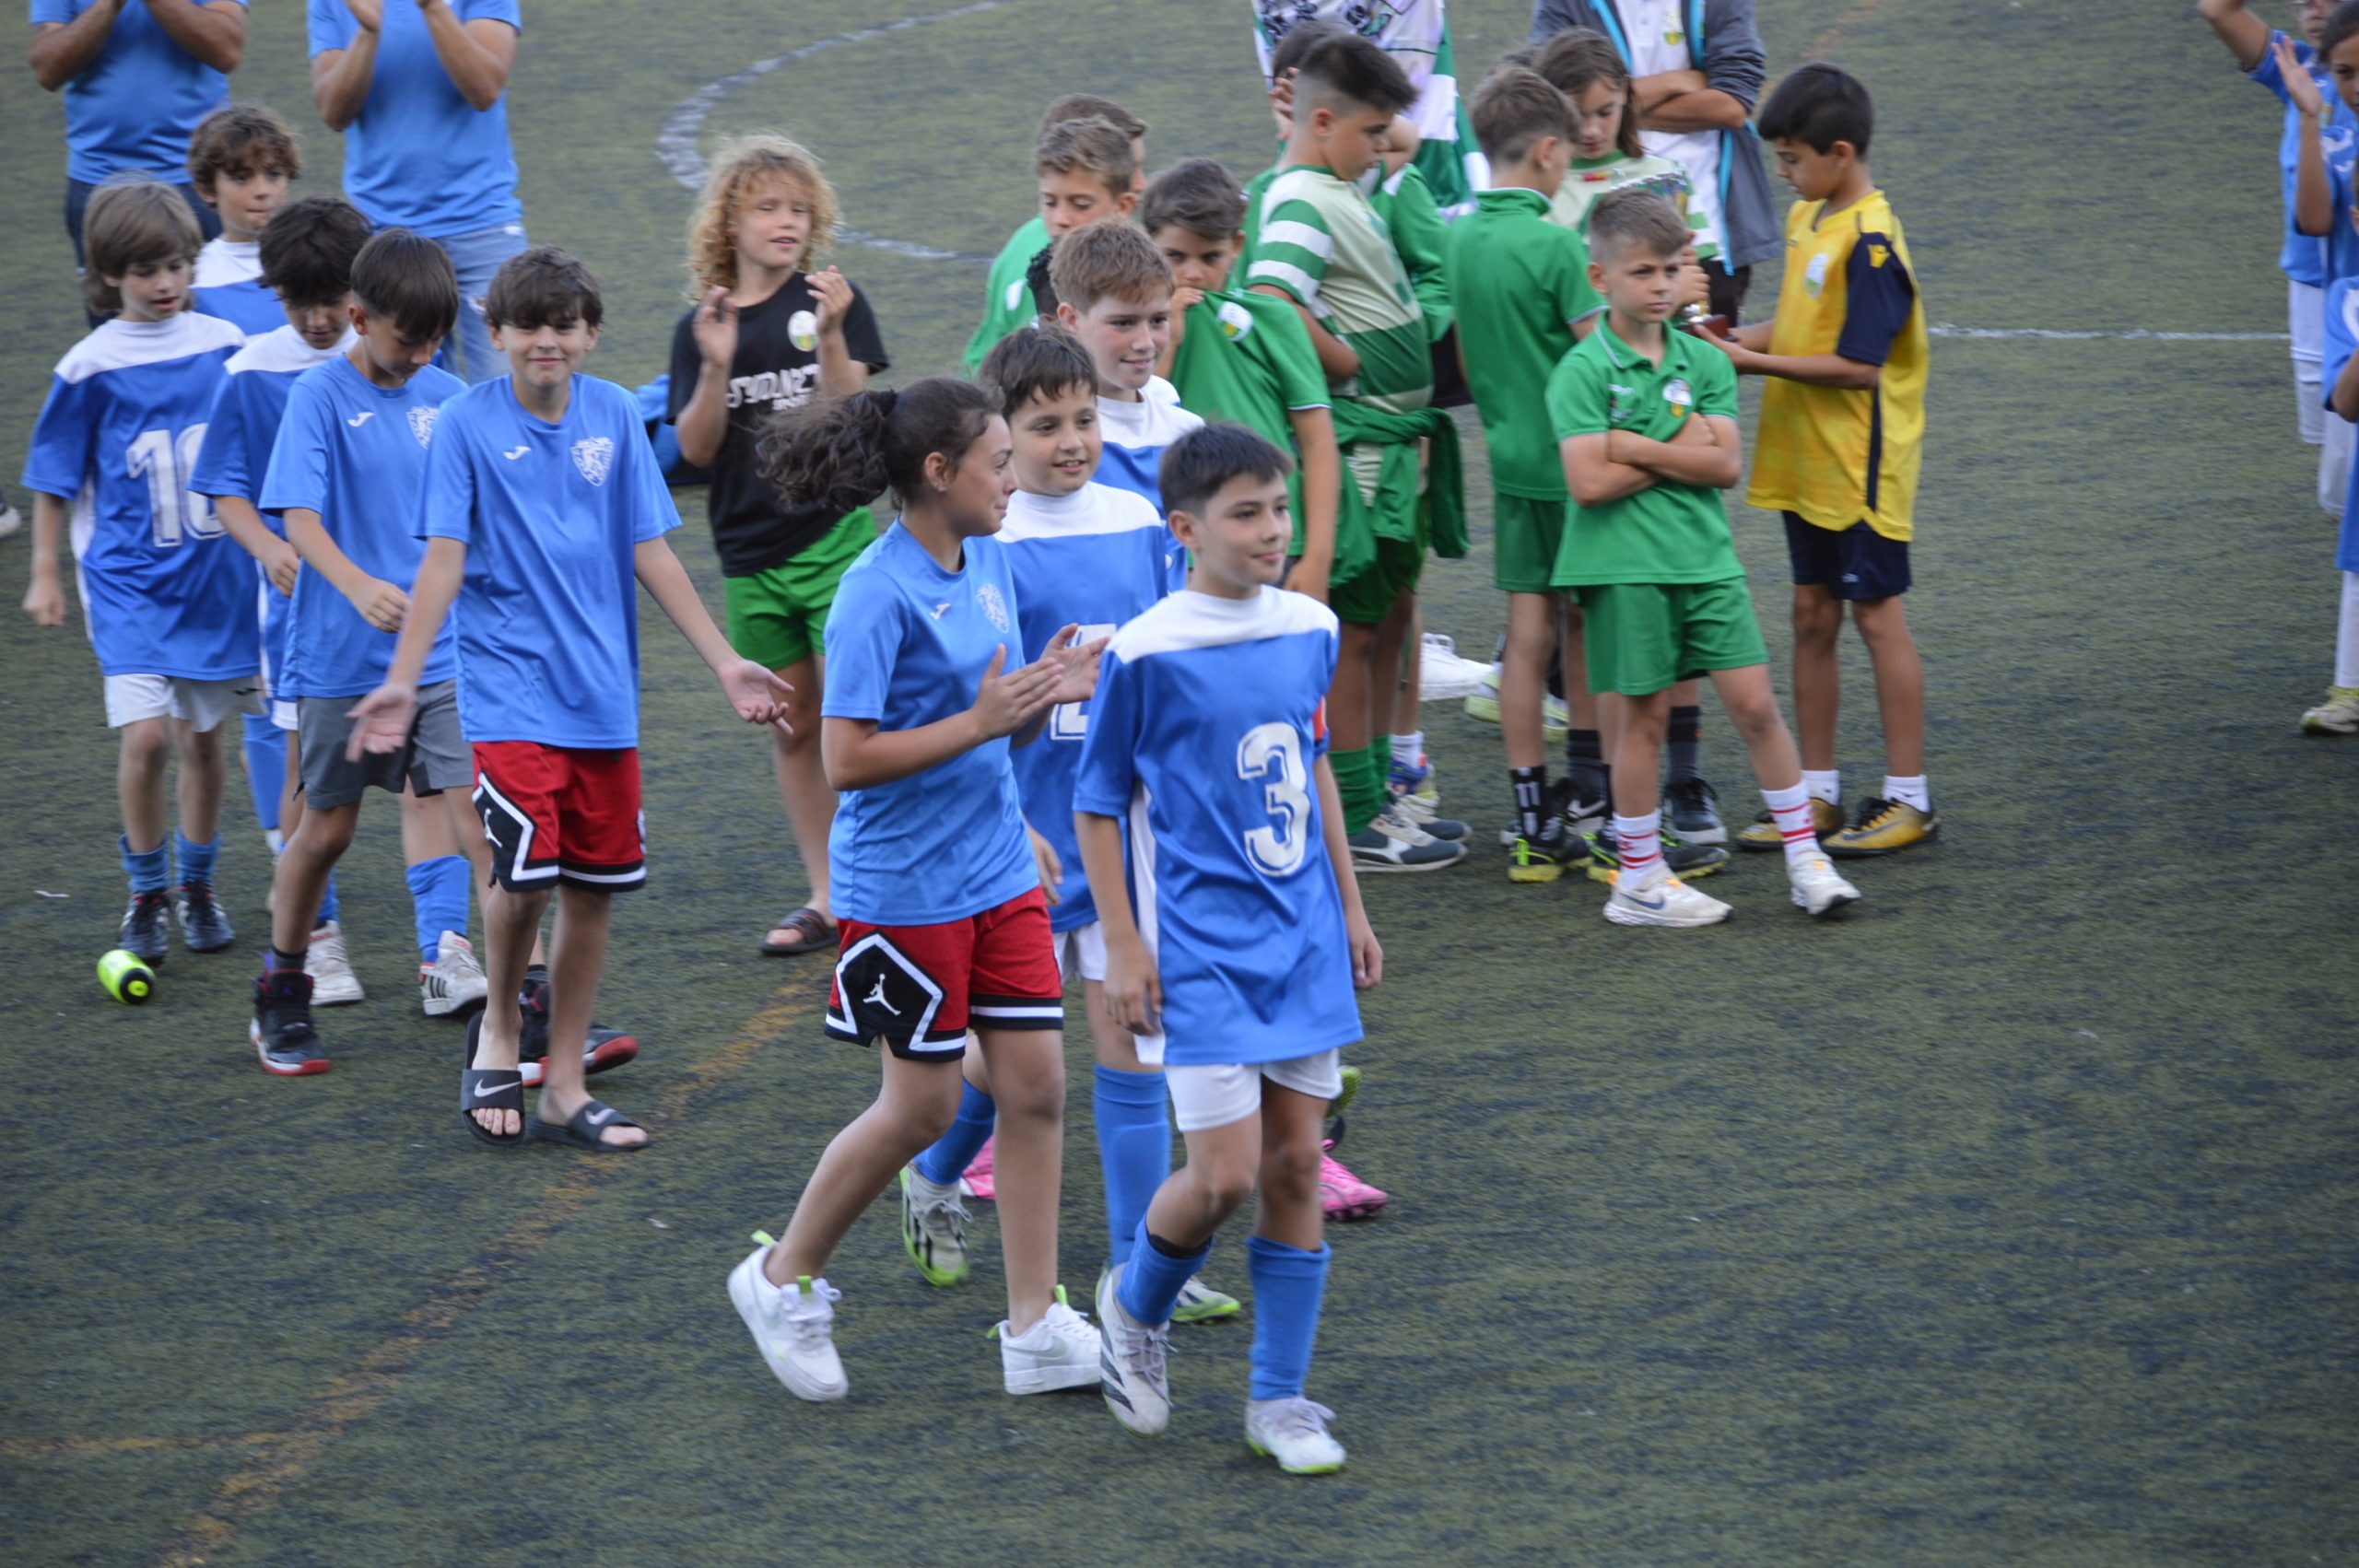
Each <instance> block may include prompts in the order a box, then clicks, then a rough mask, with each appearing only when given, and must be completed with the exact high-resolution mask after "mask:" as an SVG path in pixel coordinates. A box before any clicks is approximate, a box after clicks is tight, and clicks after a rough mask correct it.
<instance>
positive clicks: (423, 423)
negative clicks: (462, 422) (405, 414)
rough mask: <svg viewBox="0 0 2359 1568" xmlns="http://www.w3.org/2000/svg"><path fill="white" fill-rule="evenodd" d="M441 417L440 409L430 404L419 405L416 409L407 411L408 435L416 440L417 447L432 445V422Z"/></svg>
mask: <svg viewBox="0 0 2359 1568" xmlns="http://www.w3.org/2000/svg"><path fill="white" fill-rule="evenodd" d="M441 415H442V411H441V410H440V408H437V407H435V406H433V405H432V404H418V405H417V407H416V408H413V409H411V410H410V411H409V433H410V434H411V435H413V436H416V437H417V444H418V445H419V446H421V447H423V446H428V445H430V444H432V442H433V440H434V421H435V420H437V419H439V418H440V417H441Z"/></svg>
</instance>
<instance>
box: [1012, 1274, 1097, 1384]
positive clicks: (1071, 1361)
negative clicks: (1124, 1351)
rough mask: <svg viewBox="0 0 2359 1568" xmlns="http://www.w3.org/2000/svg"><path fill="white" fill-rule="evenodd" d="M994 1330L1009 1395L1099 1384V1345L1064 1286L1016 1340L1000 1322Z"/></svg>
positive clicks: (1058, 1289)
mask: <svg viewBox="0 0 2359 1568" xmlns="http://www.w3.org/2000/svg"><path fill="white" fill-rule="evenodd" d="M992 1332H993V1333H995V1334H997V1335H998V1336H999V1370H1000V1375H1001V1376H1002V1377H1003V1378H1005V1379H1006V1381H1007V1391H1008V1392H1009V1393H1011V1394H1046V1393H1050V1392H1052V1391H1053V1390H1055V1389H1059V1388H1086V1387H1090V1386H1091V1385H1092V1384H1094V1383H1096V1382H1097V1377H1098V1370H1099V1368H1098V1362H1099V1359H1100V1356H1101V1354H1102V1352H1103V1346H1102V1342H1101V1341H1100V1340H1099V1338H1098V1334H1097V1329H1096V1328H1094V1327H1092V1326H1091V1324H1090V1321H1089V1319H1088V1318H1086V1317H1084V1316H1082V1315H1081V1314H1080V1313H1078V1312H1075V1311H1074V1309H1073V1308H1072V1306H1071V1305H1068V1304H1067V1303H1066V1301H1065V1288H1064V1287H1063V1286H1062V1285H1059V1286H1058V1287H1057V1299H1056V1303H1055V1305H1052V1306H1050V1308H1049V1310H1048V1312H1047V1313H1046V1314H1045V1315H1044V1316H1042V1317H1041V1319H1040V1321H1039V1322H1038V1323H1035V1324H1034V1325H1032V1327H1031V1329H1030V1330H1029V1331H1028V1332H1027V1333H1026V1334H1024V1335H1023V1337H1021V1338H1020V1339H1019V1338H1016V1337H1014V1336H1011V1335H1010V1334H1009V1333H1008V1331H1007V1324H1006V1323H1005V1322H1004V1321H1002V1322H1001V1324H1000V1326H999V1327H998V1328H994V1329H993V1330H992Z"/></svg>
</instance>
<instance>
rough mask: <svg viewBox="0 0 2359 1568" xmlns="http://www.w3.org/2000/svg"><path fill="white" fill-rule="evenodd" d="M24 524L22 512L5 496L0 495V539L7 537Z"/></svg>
mask: <svg viewBox="0 0 2359 1568" xmlns="http://www.w3.org/2000/svg"><path fill="white" fill-rule="evenodd" d="M24 526H25V516H24V514H23V513H22V512H20V511H18V509H16V506H15V504H14V503H13V502H11V501H9V500H8V498H7V497H5V496H0V539H6V538H7V537H8V535H10V534H11V533H14V532H17V530H18V529H20V528H22V527H24Z"/></svg>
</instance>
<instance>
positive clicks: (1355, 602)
mask: <svg viewBox="0 0 2359 1568" xmlns="http://www.w3.org/2000/svg"><path fill="white" fill-rule="evenodd" d="M1425 572H1426V547H1425V546H1424V545H1423V544H1412V543H1410V542H1409V541H1408V540H1406V539H1379V540H1378V541H1377V542H1376V559H1375V560H1373V561H1371V562H1369V563H1368V565H1367V569H1365V570H1364V571H1362V572H1361V573H1360V574H1359V575H1358V576H1357V577H1355V578H1353V579H1351V580H1350V581H1348V582H1331V583H1329V584H1328V585H1327V605H1328V608H1330V609H1332V610H1333V611H1334V612H1335V618H1336V619H1337V620H1339V621H1348V622H1350V623H1351V624H1352V625H1353V626H1375V625H1376V624H1377V623H1378V622H1379V621H1381V620H1383V619H1384V617H1385V616H1387V615H1389V614H1391V613H1392V606H1393V604H1394V603H1396V602H1397V601H1398V600H1399V599H1400V597H1401V595H1402V594H1403V593H1414V592H1415V591H1416V590H1417V579H1419V578H1421V577H1423V576H1424V575H1425Z"/></svg>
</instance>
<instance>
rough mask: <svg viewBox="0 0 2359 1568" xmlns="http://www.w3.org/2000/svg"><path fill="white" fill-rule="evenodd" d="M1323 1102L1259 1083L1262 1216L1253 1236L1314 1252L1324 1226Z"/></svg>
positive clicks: (1266, 1083) (1259, 1217)
mask: <svg viewBox="0 0 2359 1568" xmlns="http://www.w3.org/2000/svg"><path fill="white" fill-rule="evenodd" d="M1326 1115H1327V1102H1326V1101H1325V1100H1320V1099H1315V1098H1313V1097H1312V1096H1310V1095H1309V1094H1297V1093H1296V1092H1295V1091H1294V1090H1292V1089H1285V1088H1281V1087H1279V1086H1278V1085H1277V1084H1275V1083H1273V1082H1269V1081H1268V1080H1266V1079H1264V1080H1263V1081H1262V1171H1261V1191H1262V1203H1261V1212H1260V1213H1259V1214H1258V1215H1256V1216H1255V1218H1254V1223H1253V1234H1254V1235H1258V1236H1266V1237H1268V1238H1269V1239H1270V1240H1272V1241H1274V1242H1283V1243H1284V1244H1285V1245H1286V1246H1298V1247H1300V1248H1301V1249H1302V1250H1303V1251H1305V1252H1316V1251H1318V1250H1319V1247H1320V1237H1321V1235H1323V1234H1324V1232H1325V1228H1326V1221H1325V1217H1324V1215H1323V1214H1322V1213H1321V1211H1320V1207H1319V1157H1320V1153H1323V1152H1324V1151H1323V1144H1324V1139H1325V1117H1326Z"/></svg>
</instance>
